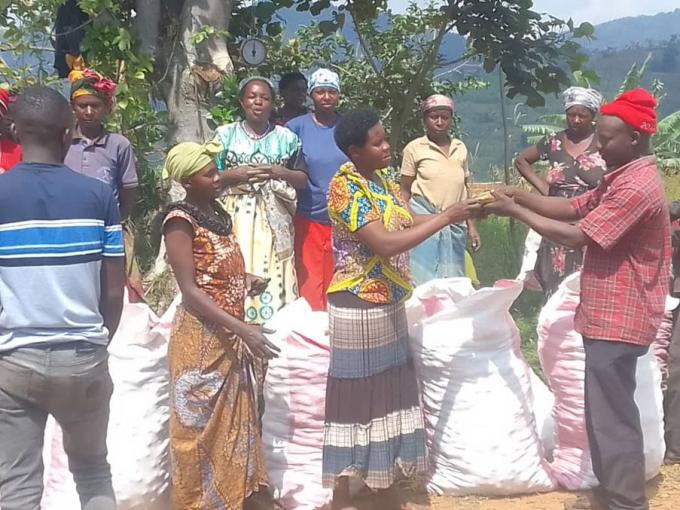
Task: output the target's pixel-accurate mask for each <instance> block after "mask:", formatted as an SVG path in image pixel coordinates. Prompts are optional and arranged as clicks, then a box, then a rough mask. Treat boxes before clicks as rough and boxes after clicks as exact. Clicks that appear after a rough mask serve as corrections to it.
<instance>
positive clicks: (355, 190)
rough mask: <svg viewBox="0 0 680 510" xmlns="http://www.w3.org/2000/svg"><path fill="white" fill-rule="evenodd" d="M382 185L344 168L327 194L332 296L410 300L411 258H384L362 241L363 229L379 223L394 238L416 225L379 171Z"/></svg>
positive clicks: (396, 187)
mask: <svg viewBox="0 0 680 510" xmlns="http://www.w3.org/2000/svg"><path fill="white" fill-rule="evenodd" d="M376 175H377V176H378V180H379V181H380V184H378V183H376V182H374V181H372V180H368V179H366V178H365V177H364V176H362V175H361V174H359V172H358V171H357V170H356V168H355V167H354V165H353V164H352V163H346V164H344V165H343V166H341V167H340V170H339V171H338V173H336V174H335V176H334V177H333V179H331V183H330V186H329V188H328V214H329V216H330V219H331V224H332V229H333V258H334V259H335V271H334V273H333V280H332V281H331V284H330V287H329V288H328V293H329V294H332V293H334V292H342V291H347V292H351V293H352V294H354V295H356V296H357V297H358V298H360V299H363V300H364V301H368V302H369V303H376V304H390V303H398V302H402V301H405V300H406V299H408V297H409V296H410V295H411V291H412V290H413V287H412V285H411V275H410V273H409V269H408V267H409V265H408V253H400V254H399V255H395V256H394V257H389V258H381V257H379V256H378V255H376V254H375V253H373V252H372V251H371V249H370V248H369V247H368V246H367V245H365V244H363V243H362V242H361V241H360V240H359V236H358V235H357V234H356V232H357V230H359V229H360V228H361V227H363V226H364V225H366V224H368V223H370V222H372V221H378V220H379V221H381V222H382V224H383V225H384V226H385V229H386V230H388V231H390V232H393V231H397V230H403V229H405V228H408V227H410V226H411V225H412V224H413V218H412V217H411V213H410V212H409V210H408V208H407V207H406V204H405V203H404V202H403V201H402V199H401V196H400V194H399V185H398V184H397V182H396V179H395V177H394V174H393V173H391V172H390V171H389V170H387V169H384V170H378V171H376Z"/></svg>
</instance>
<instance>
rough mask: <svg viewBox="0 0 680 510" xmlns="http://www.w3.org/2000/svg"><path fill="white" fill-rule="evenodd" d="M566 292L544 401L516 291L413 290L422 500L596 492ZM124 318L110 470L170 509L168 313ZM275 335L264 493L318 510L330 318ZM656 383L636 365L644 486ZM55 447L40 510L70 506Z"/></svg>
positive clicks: (132, 311) (655, 447) (50, 447)
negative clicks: (426, 459) (424, 451)
mask: <svg viewBox="0 0 680 510" xmlns="http://www.w3.org/2000/svg"><path fill="white" fill-rule="evenodd" d="M574 282H576V284H577V283H578V279H577V277H574V278H572V279H570V280H568V281H567V282H565V284H564V285H563V287H562V288H561V289H560V292H558V293H557V294H555V296H553V298H552V299H551V301H550V302H549V303H548V304H547V305H546V307H545V309H544V310H543V312H542V314H541V319H540V323H539V338H540V354H541V360H542V363H543V368H544V372H545V373H546V377H547V379H548V382H549V384H550V386H551V389H552V393H551V392H550V391H549V390H548V389H547V387H546V386H545V384H543V382H542V381H541V380H540V379H539V378H538V377H537V376H536V375H535V374H534V373H533V372H532V371H531V369H530V368H529V367H528V365H527V363H526V361H525V360H524V358H523V357H522V354H521V352H520V348H519V344H520V337H519V333H518V331H517V328H516V326H515V324H514V322H513V320H512V317H511V316H510V313H509V308H510V306H511V305H512V303H513V301H514V300H515V299H516V298H517V296H518V295H519V294H520V292H521V290H522V282H521V281H502V282H498V284H497V285H496V286H494V287H491V288H484V289H480V290H475V289H474V288H473V287H472V285H471V284H470V282H469V280H467V279H465V278H452V279H447V280H436V281H433V282H430V283H428V284H426V285H423V286H421V287H419V288H418V289H416V291H415V292H414V296H413V298H412V299H411V300H410V301H409V302H408V303H407V315H408V320H409V331H410V334H411V337H412V345H413V356H414V359H415V362H416V366H417V368H418V372H419V376H420V383H421V391H422V401H423V410H424V415H425V423H426V428H427V438H428V447H429V451H430V471H429V473H428V476H427V486H428V490H429V491H430V492H432V493H435V494H444V495H466V494H482V495H499V496H500V495H509V494H518V493H525V492H538V491H548V490H552V489H554V488H556V487H557V486H558V485H561V486H563V487H565V488H569V489H577V488H578V489H580V488H586V487H590V486H592V485H593V484H594V483H595V480H594V477H593V476H592V469H591V468H590V460H589V453H588V446H587V438H586V437H585V429H584V426H583V423H584V416H583V353H582V345H581V344H580V337H579V336H578V334H576V333H575V332H574V331H573V316H574V312H575V307H576V303H577V302H578V288H577V287H575V286H574V285H575V284H574ZM175 305H176V303H175ZM125 313H126V321H125V324H123V325H122V326H121V330H120V331H119V332H118V334H117V335H116V338H115V339H114V341H113V342H112V346H111V374H112V377H113V379H114V384H115V386H116V389H115V391H114V395H113V398H112V403H111V422H110V426H109V439H108V444H109V460H110V462H111V465H112V472H113V476H114V488H115V490H116V494H117V497H118V499H119V508H121V509H122V510H136V509H142V508H144V509H146V510H156V509H158V510H160V509H165V508H168V495H169V483H168V482H169V458H168V450H167V446H168V437H167V422H168V400H169V397H168V393H167V392H168V387H167V368H166V364H165V354H166V351H167V342H168V339H169V329H170V324H171V321H172V315H173V313H174V306H172V307H171V309H170V310H168V312H166V314H164V315H163V317H162V318H158V317H156V316H155V315H154V314H153V312H151V310H150V309H148V307H146V306H145V305H139V304H135V305H126V311H125ZM269 326H270V327H272V328H274V329H275V330H276V333H275V334H273V335H272V336H271V340H272V341H273V342H274V343H275V344H276V345H277V346H278V347H279V348H280V349H281V355H280V356H279V357H278V358H277V359H276V360H273V361H272V362H271V363H270V366H269V370H268V374H267V378H266V381H265V388H264V393H265V415H264V424H263V442H264V447H265V456H266V460H267V467H268V470H269V477H270V483H271V486H272V488H273V490H274V493H275V495H276V497H277V498H279V500H280V502H281V503H282V504H283V506H284V507H286V508H288V509H309V510H312V509H316V508H319V507H321V506H323V505H324V504H325V503H327V502H328V501H329V499H330V496H331V494H330V491H329V490H327V489H323V488H322V487H321V446H322V441H323V417H324V400H325V388H326V372H327V367H328V360H329V339H328V331H327V329H328V319H327V316H326V314H325V313H323V312H312V311H311V309H310V308H309V305H308V304H307V303H306V302H305V301H304V300H298V301H296V302H295V303H292V304H290V305H288V306H287V307H285V308H284V309H283V310H281V311H280V312H279V313H278V314H277V315H276V316H275V318H274V319H273V320H272V321H271V323H270V324H269ZM659 378H660V375H659V369H658V366H657V364H656V361H655V359H654V356H653V355H649V356H646V357H645V358H643V359H642V360H640V365H639V369H638V392H637V394H636V398H638V403H639V405H640V406H641V417H642V421H643V428H644V433H645V454H646V457H647V475H648V476H649V477H652V476H654V475H655V474H656V473H658V471H659V468H660V465H661V462H662V458H663V449H664V447H663V433H662V432H663V431H662V423H663V415H662V406H661V391H660V387H659ZM553 394H554V395H555V397H556V398H557V400H556V401H555V400H554V397H553ZM553 420H554V421H553ZM60 436H61V434H60V431H59V430H58V428H57V427H55V426H54V425H53V426H51V427H50V428H49V429H48V432H47V435H46V437H47V441H46V449H45V450H46V454H45V457H46V459H45V460H46V463H45V465H46V474H45V479H46V490H45V497H44V500H43V508H44V509H48V510H52V509H54V510H56V509H60V510H61V509H64V508H78V504H77V496H76V494H75V490H74V486H73V482H72V480H71V477H70V474H69V473H68V470H67V467H66V466H67V463H66V460H65V455H64V453H63V450H62V449H61V444H60V441H61V437H60ZM553 444H555V450H554V452H553ZM553 459H554V460H553ZM551 461H552V462H551Z"/></svg>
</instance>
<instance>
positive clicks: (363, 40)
mask: <svg viewBox="0 0 680 510" xmlns="http://www.w3.org/2000/svg"><path fill="white" fill-rule="evenodd" d="M347 10H348V11H349V13H350V14H351V15H352V19H353V20H354V28H355V29H356V32H357V36H358V39H359V46H361V50H362V51H363V52H364V56H365V57H366V59H367V60H368V63H369V64H371V68H372V69H373V72H374V73H375V75H376V76H377V77H378V78H381V79H382V76H381V74H380V68H378V64H376V62H375V57H374V56H373V52H372V51H371V47H370V46H369V44H368V42H367V41H366V38H365V37H364V34H363V33H362V32H361V29H360V28H359V20H358V19H357V17H356V15H355V12H356V11H355V10H354V8H353V7H352V3H351V2H349V3H348V4H347Z"/></svg>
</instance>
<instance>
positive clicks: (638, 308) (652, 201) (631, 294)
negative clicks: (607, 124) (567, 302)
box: [571, 156, 671, 345]
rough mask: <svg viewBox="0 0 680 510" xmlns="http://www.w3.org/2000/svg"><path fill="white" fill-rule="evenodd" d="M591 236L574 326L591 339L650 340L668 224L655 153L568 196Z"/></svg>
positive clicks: (666, 256)
mask: <svg viewBox="0 0 680 510" xmlns="http://www.w3.org/2000/svg"><path fill="white" fill-rule="evenodd" d="M571 205H572V207H573V208H574V209H575V210H576V211H577V212H578V213H579V215H580V216H581V217H582V218H583V219H582V220H581V222H580V224H579V226H580V228H581V230H582V231H583V233H584V234H585V235H586V236H588V238H589V240H590V242H589V243H588V244H587V246H586V250H585V255H584V258H583V268H582V269H581V304H580V306H579V308H578V310H577V312H576V330H577V331H578V332H579V333H581V334H582V335H583V336H585V337H588V338H593V339H597V340H612V341H618V342H627V343H632V344H638V345H649V344H651V343H652V341H653V340H654V338H655V336H656V331H657V329H658V327H659V324H660V323H661V319H662V317H663V313H664V302H665V300H666V295H667V294H668V274H669V273H668V272H669V269H670V260H671V246H670V238H671V227H670V217H669V213H668V206H667V205H666V200H665V198H664V191H663V183H662V181H661V177H660V176H659V173H658V172H657V170H656V160H655V158H654V157H653V156H647V157H644V158H640V159H638V160H636V161H633V162H632V163H629V164H628V165H625V166H623V167H621V168H618V169H616V170H614V171H613V172H611V173H607V174H605V176H604V178H603V180H602V184H601V185H600V186H599V187H598V188H596V189H594V190H592V191H589V192H588V193H585V194H583V195H581V196H579V197H576V198H574V199H572V200H571Z"/></svg>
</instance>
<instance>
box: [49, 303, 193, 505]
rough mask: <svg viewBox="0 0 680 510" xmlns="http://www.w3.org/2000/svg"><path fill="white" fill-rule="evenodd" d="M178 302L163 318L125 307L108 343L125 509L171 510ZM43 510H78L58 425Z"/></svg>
mask: <svg viewBox="0 0 680 510" xmlns="http://www.w3.org/2000/svg"><path fill="white" fill-rule="evenodd" d="M179 300H180V298H179V297H178V298H176V299H175V301H174V302H173V303H172V305H171V306H170V308H169V309H168V310H167V311H166V312H165V313H164V314H163V316H162V317H157V316H156V314H155V313H154V312H153V311H152V310H151V309H150V308H149V307H148V306H147V305H146V304H144V303H130V302H128V301H126V302H125V306H124V308H123V317H124V320H123V321H121V324H120V327H119V328H118V331H117V332H116V335H115V336H114V337H113V340H112V341H111V345H110V346H109V371H110V373H111V378H112V379H113V382H114V390H113V395H112V397H111V413H110V418H109V430H108V437H107V443H108V450H109V455H108V460H109V463H110V464H111V473H112V476H113V488H114V491H115V493H116V499H117V502H118V508H119V509H120V510H167V509H168V508H170V459H169V452H168V442H169V436H168V423H169V416H170V415H169V392H168V390H169V385H168V370H167V359H166V358H167V349H168V341H169V339H170V330H171V327H172V319H173V317H174V315H175V309H176V308H177V304H178V303H179ZM43 461H44V464H45V477H44V478H45V491H44V493H43V499H42V503H41V508H42V509H43V510H67V509H69V510H70V509H76V508H80V502H79V499H78V494H77V493H76V488H75V484H74V482H73V477H72V476H71V473H70V471H69V470H68V459H67V457H66V454H65V453H64V448H63V445H62V433H61V429H60V428H59V425H58V424H57V423H56V422H55V421H54V420H53V419H52V418H50V419H49V421H48V424H47V428H46V431H45V449H44V452H43Z"/></svg>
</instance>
